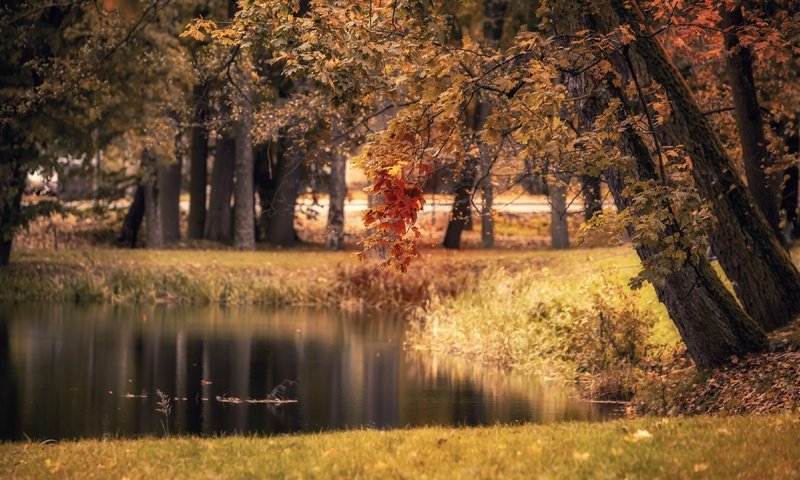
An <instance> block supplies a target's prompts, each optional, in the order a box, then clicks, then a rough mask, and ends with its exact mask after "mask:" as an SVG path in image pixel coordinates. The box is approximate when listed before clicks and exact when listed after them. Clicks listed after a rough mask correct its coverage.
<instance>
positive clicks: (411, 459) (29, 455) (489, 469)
mask: <svg viewBox="0 0 800 480" xmlns="http://www.w3.org/2000/svg"><path fill="white" fill-rule="evenodd" d="M799 437H800V417H798V416H796V415H794V416H789V415H783V416H764V417H727V418H709V417H695V418H690V419H661V420H658V419H649V418H648V419H638V420H626V421H615V422H609V423H601V424H590V423H566V424H552V425H544V426H535V425H523V426H514V427H490V428H476V429H451V428H424V429H415V430H395V431H388V432H382V431H374V430H366V431H349V432H339V433H326V434H315V435H300V436H280V437H273V438H252V437H251V438H242V437H227V438H218V439H199V438H175V439H141V440H112V441H102V440H83V441H78V442H63V443H58V444H55V445H46V446H41V445H39V444H36V443H13V444H0V477H3V478H40V477H42V478H43V477H50V476H52V475H57V476H58V477H59V478H142V477H148V478H152V477H163V478H173V477H180V478H243V477H244V478H287V477H288V478H307V477H312V478H499V477H513V478H647V479H649V478H754V479H755V478H795V477H796V476H797V475H799V474H800V443H798V442H797V441H796V440H797V438H799Z"/></svg>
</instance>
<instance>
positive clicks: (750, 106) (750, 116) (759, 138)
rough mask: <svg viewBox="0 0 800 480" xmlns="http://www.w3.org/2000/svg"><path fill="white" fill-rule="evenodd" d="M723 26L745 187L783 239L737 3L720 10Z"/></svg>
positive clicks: (776, 183) (775, 185)
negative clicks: (742, 38) (739, 33)
mask: <svg viewBox="0 0 800 480" xmlns="http://www.w3.org/2000/svg"><path fill="white" fill-rule="evenodd" d="M721 10H722V15H723V19H724V23H725V27H727V29H726V30H725V34H724V37H725V48H726V49H727V50H728V55H727V66H728V81H729V83H730V86H731V92H732V93H733V107H734V114H735V117H736V127H737V129H738V130H739V139H740V140H741V144H742V158H743V160H744V162H743V163H744V172H745V176H746V177H747V187H748V188H749V189H750V192H751V193H752V194H753V198H754V199H755V202H756V205H758V207H759V208H760V209H761V213H763V214H764V216H765V217H766V220H767V223H768V224H769V225H770V226H771V227H772V230H773V231H774V232H775V235H776V236H777V237H778V238H779V239H781V240H782V239H783V235H782V234H781V229H780V226H779V224H780V212H779V210H778V209H779V195H778V191H779V189H780V183H781V182H780V178H778V174H777V173H769V172H768V169H769V168H770V167H772V166H773V165H772V159H771V158H770V155H769V151H768V150H767V139H766V137H765V136H764V121H763V119H762V118H761V108H760V107H759V105H758V91H757V90H756V83H755V79H754V78H753V52H752V51H751V50H750V49H749V48H746V47H743V46H742V45H741V44H740V43H739V36H738V32H737V31H736V30H737V29H738V28H740V27H742V26H744V18H743V16H742V7H741V5H739V4H738V3H737V4H736V5H735V7H733V9H729V8H727V7H726V6H725V5H724V4H723V6H722V7H721Z"/></svg>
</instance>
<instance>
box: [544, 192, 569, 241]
mask: <svg viewBox="0 0 800 480" xmlns="http://www.w3.org/2000/svg"><path fill="white" fill-rule="evenodd" d="M565 181H566V182H569V179H567V180H565ZM547 188H548V190H549V194H550V238H551V239H552V242H551V246H552V248H555V249H563V248H569V222H568V220H569V217H568V215H567V187H566V186H565V185H548V187H547Z"/></svg>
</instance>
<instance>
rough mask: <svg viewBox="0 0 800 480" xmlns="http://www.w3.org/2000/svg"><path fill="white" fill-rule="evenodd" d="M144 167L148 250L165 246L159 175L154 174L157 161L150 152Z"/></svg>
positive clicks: (145, 159) (144, 161) (145, 156)
mask: <svg viewBox="0 0 800 480" xmlns="http://www.w3.org/2000/svg"><path fill="white" fill-rule="evenodd" d="M142 155H143V157H144V158H143V159H142V165H143V166H145V170H146V175H147V178H145V180H144V182H143V185H144V216H145V225H146V228H147V248H162V247H163V246H164V230H163V228H162V227H163V223H162V221H161V205H160V200H161V198H160V197H161V196H160V195H159V185H158V175H157V173H156V172H154V171H153V170H154V168H153V167H154V165H153V164H154V163H155V159H153V158H152V156H151V155H150V154H149V153H148V152H144V153H143V154H142Z"/></svg>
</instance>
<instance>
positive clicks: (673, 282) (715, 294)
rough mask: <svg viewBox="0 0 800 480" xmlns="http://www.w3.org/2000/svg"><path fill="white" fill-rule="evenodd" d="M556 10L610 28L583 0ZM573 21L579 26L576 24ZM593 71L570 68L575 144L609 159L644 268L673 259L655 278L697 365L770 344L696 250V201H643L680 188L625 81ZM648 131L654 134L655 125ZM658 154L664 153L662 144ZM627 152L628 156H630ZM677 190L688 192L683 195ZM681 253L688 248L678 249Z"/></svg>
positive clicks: (609, 177)
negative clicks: (649, 139) (638, 120)
mask: <svg viewBox="0 0 800 480" xmlns="http://www.w3.org/2000/svg"><path fill="white" fill-rule="evenodd" d="M573 8H575V7H573ZM590 12H591V11H590ZM601 13H602V12H601ZM554 16H555V17H557V18H559V23H561V24H562V26H563V25H564V24H566V28H565V30H566V31H567V32H569V33H570V34H573V35H574V34H575V33H576V30H581V31H595V32H597V31H601V32H607V31H608V29H609V27H608V25H606V24H604V18H603V16H601V15H598V14H597V13H595V14H587V13H586V12H585V11H584V10H583V9H582V8H581V6H578V7H577V9H575V10H573V9H571V8H569V7H564V8H563V9H560V10H557V11H556V12H554ZM609 16H611V18H613V15H609V13H608V12H606V16H605V22H608V21H609V20H608V17H609ZM576 17H577V18H576ZM569 19H572V20H571V21H570V20H569ZM575 23H577V24H579V25H581V28H577V27H571V28H570V25H574V24H575ZM587 29H588V30H587ZM573 38H579V37H577V36H573ZM567 49H569V47H567ZM611 59H612V63H613V64H615V65H616V66H617V68H618V70H620V71H621V72H623V76H622V78H628V79H630V78H631V77H632V76H631V75H630V74H625V73H626V72H625V70H626V64H625V61H624V59H623V58H622V55H621V54H619V53H612V54H611ZM589 61H590V62H591V60H589ZM593 73H594V72H591V71H586V72H581V73H568V74H567V80H566V83H567V86H568V89H569V91H570V93H571V95H572V97H573V99H575V102H574V103H575V106H574V108H575V110H576V112H577V114H578V117H579V120H580V124H581V127H582V128H583V130H584V133H583V135H582V137H580V138H579V139H578V142H577V143H578V145H580V146H581V148H582V149H584V152H583V155H585V156H586V157H587V161H588V162H589V163H590V164H593V165H602V164H603V163H604V161H605V162H607V164H608V167H607V169H606V172H605V175H604V176H605V178H606V182H607V184H608V187H609V190H610V192H611V194H612V197H613V199H614V203H615V204H616V207H617V211H618V212H619V213H618V215H620V216H621V219H620V220H621V222H620V223H619V226H620V227H621V228H623V229H624V230H626V231H627V233H628V235H629V236H630V238H631V240H632V242H633V245H634V248H635V250H636V253H637V254H638V256H639V258H640V259H641V261H642V264H643V265H645V267H646V269H648V270H649V271H650V272H651V273H646V275H652V274H653V273H655V269H654V268H653V267H654V266H656V265H662V266H663V265H665V262H666V264H671V265H670V266H669V267H667V268H666V269H665V273H663V274H658V273H655V276H651V277H650V278H651V280H652V283H653V285H654V286H655V290H656V294H657V295H658V298H659V300H660V301H661V302H662V303H663V304H664V305H665V306H666V308H667V311H668V312H669V315H670V318H671V319H672V321H673V322H674V323H675V325H676V326H677V328H678V331H679V332H680V335H681V338H682V339H683V341H684V343H685V344H686V347H687V349H688V351H689V353H690V354H691V356H692V358H693V359H694V360H695V362H696V364H697V366H698V367H700V368H711V367H716V366H719V365H721V364H724V363H726V362H727V361H728V359H729V358H730V357H731V356H732V355H743V354H746V353H749V352H752V351H758V350H760V349H762V348H763V347H764V345H765V335H764V333H763V331H762V330H761V329H760V328H759V327H758V325H756V324H755V322H754V321H753V320H752V319H751V318H750V317H749V316H748V315H747V314H746V313H745V312H744V311H743V310H742V309H741V308H740V307H739V305H738V304H737V303H736V300H735V299H734V297H733V295H731V294H730V293H729V292H728V290H727V289H726V288H725V286H724V285H723V284H722V282H721V281H720V279H719V277H717V275H716V274H715V273H714V271H713V269H712V268H711V265H710V264H709V262H708V260H707V259H706V257H705V255H704V253H703V252H702V249H698V245H697V244H698V243H699V242H698V241H697V238H694V236H695V235H697V229H696V228H694V227H693V226H692V224H691V221H692V219H694V218H696V217H697V214H696V213H695V212H694V211H693V210H692V209H691V208H687V206H688V205H691V202H686V201H684V202H683V205H684V207H683V208H681V207H680V204H678V203H675V201H674V199H672V198H670V196H669V195H664V194H657V195H655V196H653V197H652V200H648V201H643V198H642V193H643V192H650V194H651V195H652V194H653V193H655V192H658V191H659V190H661V191H662V192H667V191H671V192H674V191H676V190H680V187H679V186H677V185H674V184H673V185H670V184H669V182H670V180H669V178H668V177H667V176H666V175H664V173H665V172H666V168H667V167H666V166H665V165H664V163H663V162H664V159H663V158H662V157H657V158H655V159H654V157H653V155H652V154H651V152H650V149H649V148H648V146H647V144H646V143H645V141H644V140H643V139H642V137H641V136H640V133H639V132H637V131H636V129H635V127H634V125H635V123H634V122H631V121H629V120H630V119H632V118H634V117H633V108H632V107H631V105H630V103H629V101H628V99H627V97H626V95H625V93H624V92H623V89H622V88H621V86H620V85H619V81H620V80H619V77H617V78H614V77H611V76H610V75H604V76H603V77H601V78H604V79H605V81H604V82H603V83H601V84H596V83H595V82H594V81H593V80H591V78H592V77H593V76H594V75H592V74H593ZM594 77H595V78H596V77H597V76H594ZM620 126H622V127H620ZM650 134H651V135H654V134H655V131H651V132H650ZM615 146H616V148H619V150H620V151H619V152H618V153H616V154H615V153H609V152H614V150H615ZM618 154H621V155H620V157H619V158H617V159H614V160H612V161H610V162H608V159H609V158H614V157H615V155H618ZM656 155H660V151H657V152H656ZM625 158H629V159H630V160H629V161H625V160H624V159H625ZM679 195H680V197H679V198H685V197H684V196H683V195H684V194H679ZM614 215H616V214H609V215H608V216H611V217H613V216H614ZM605 216H607V215H606V214H605V213H600V214H599V215H598V216H597V217H595V218H594V220H595V221H603V218H604V217H605ZM654 217H655V218H658V219H659V220H658V221H659V223H661V224H662V225H664V226H665V228H664V229H663V230H661V231H660V232H659V233H658V235H652V233H651V232H649V231H648V230H647V229H643V228H642V226H645V225H648V223H649V222H651V221H652V219H653V218H654ZM678 252H680V253H682V254H683V255H676V253H678ZM676 259H677V260H676ZM662 268H663V267H662ZM646 271H647V270H646Z"/></svg>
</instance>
